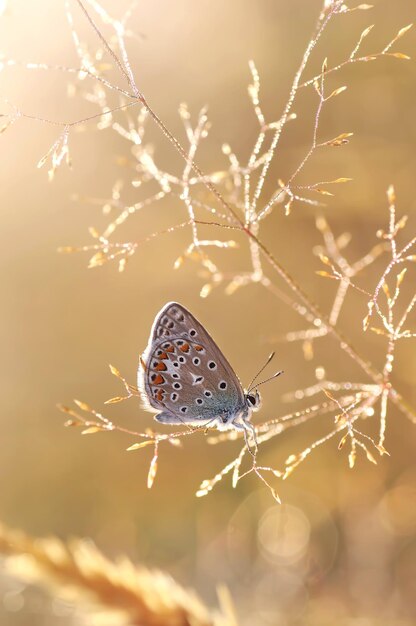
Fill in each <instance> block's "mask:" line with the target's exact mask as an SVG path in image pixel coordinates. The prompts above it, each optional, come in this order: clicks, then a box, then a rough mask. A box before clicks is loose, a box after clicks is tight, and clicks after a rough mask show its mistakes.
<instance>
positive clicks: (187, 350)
mask: <svg viewBox="0 0 416 626" xmlns="http://www.w3.org/2000/svg"><path fill="white" fill-rule="evenodd" d="M179 350H180V351H181V352H189V343H184V344H183V346H180V347H179Z"/></svg>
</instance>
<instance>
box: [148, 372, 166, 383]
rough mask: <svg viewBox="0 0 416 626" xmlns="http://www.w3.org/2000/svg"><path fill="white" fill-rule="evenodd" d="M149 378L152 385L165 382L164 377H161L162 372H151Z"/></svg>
mask: <svg viewBox="0 0 416 626" xmlns="http://www.w3.org/2000/svg"><path fill="white" fill-rule="evenodd" d="M150 380H151V381H152V383H153V384H154V385H163V384H164V383H165V382H166V379H165V378H163V376H162V374H152V375H151V377H150Z"/></svg>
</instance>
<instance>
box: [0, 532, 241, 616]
mask: <svg viewBox="0 0 416 626" xmlns="http://www.w3.org/2000/svg"><path fill="white" fill-rule="evenodd" d="M0 554H1V555H2V556H3V559H4V561H3V565H4V567H5V568H6V569H7V571H9V572H10V573H12V574H13V576H15V577H17V578H19V579H20V580H23V581H24V582H26V583H31V584H36V585H39V586H41V587H43V588H45V589H46V590H47V591H49V593H51V594H52V595H53V596H56V597H59V598H62V599H65V600H66V601H68V602H70V603H71V604H73V605H74V606H75V607H77V608H79V609H80V610H81V611H82V612H84V613H85V615H86V616H88V623H89V624H93V623H100V624H111V626H115V625H116V624H120V625H122V624H128V625H129V626H134V625H135V626H236V619H235V616H234V613H233V608H232V604H231V602H230V599H229V597H228V595H227V593H226V591H224V590H222V592H221V593H220V594H219V599H220V603H221V609H219V610H217V611H211V610H210V609H208V608H207V607H206V606H205V605H204V604H203V603H202V602H201V600H199V598H197V596H196V594H195V593H194V592H192V591H190V590H187V589H184V588H183V587H181V586H179V585H178V584H177V583H175V581H174V580H173V579H172V578H171V576H169V575H168V574H165V573H164V572H160V571H157V570H149V569H147V568H145V567H142V566H137V565H135V564H133V563H132V562H131V561H130V560H129V559H127V558H126V557H120V558H119V559H117V560H115V561H110V560H109V559H107V558H106V557H105V556H104V555H103V554H102V553H101V552H100V551H99V550H98V548H97V547H96V546H95V545H94V544H93V543H92V542H91V541H90V540H82V539H72V540H71V541H69V542H68V543H64V542H62V541H61V540H59V539H57V538H56V537H48V538H45V539H38V538H33V537H30V536H29V535H26V534H25V533H23V532H21V531H17V530H12V529H9V528H7V527H6V526H4V525H0Z"/></svg>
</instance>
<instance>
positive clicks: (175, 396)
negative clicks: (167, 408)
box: [170, 393, 178, 402]
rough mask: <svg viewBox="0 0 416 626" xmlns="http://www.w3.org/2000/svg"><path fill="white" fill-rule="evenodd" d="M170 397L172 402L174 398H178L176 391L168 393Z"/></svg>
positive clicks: (174, 400)
mask: <svg viewBox="0 0 416 626" xmlns="http://www.w3.org/2000/svg"><path fill="white" fill-rule="evenodd" d="M170 399H171V400H172V402H176V400H177V399H178V394H177V393H171V394H170Z"/></svg>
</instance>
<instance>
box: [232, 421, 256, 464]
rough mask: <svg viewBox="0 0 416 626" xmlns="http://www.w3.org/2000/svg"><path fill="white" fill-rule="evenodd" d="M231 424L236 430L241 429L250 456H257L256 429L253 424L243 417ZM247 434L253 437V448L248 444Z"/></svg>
mask: <svg viewBox="0 0 416 626" xmlns="http://www.w3.org/2000/svg"><path fill="white" fill-rule="evenodd" d="M233 426H234V427H235V428H236V429H237V430H242V431H243V433H244V441H245V442H246V446H247V450H248V451H249V452H250V454H251V456H252V457H253V458H254V459H255V458H256V456H257V451H258V446H257V436H256V429H255V428H254V426H253V424H252V423H251V422H249V421H248V420H245V419H244V418H243V419H242V420H241V422H237V421H235V422H233ZM249 434H250V435H251V436H252V437H253V441H254V449H253V448H252V446H251V444H250V441H249Z"/></svg>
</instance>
